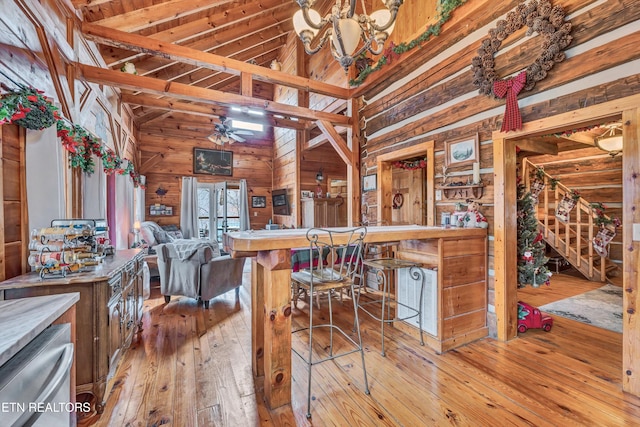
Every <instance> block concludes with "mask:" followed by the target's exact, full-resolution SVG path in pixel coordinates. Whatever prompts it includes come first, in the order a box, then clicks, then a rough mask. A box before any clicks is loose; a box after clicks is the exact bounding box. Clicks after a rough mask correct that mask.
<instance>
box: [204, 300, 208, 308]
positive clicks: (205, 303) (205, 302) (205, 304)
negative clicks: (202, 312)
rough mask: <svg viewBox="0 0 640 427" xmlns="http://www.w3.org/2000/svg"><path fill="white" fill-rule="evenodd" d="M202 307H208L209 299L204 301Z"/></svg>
mask: <svg viewBox="0 0 640 427" xmlns="http://www.w3.org/2000/svg"><path fill="white" fill-rule="evenodd" d="M204 308H206V309H207V310H208V309H209V300H205V301H204Z"/></svg>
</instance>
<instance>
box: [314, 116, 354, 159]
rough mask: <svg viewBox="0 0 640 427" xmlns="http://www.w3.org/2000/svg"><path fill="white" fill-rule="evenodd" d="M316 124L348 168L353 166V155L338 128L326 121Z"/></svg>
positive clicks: (319, 121)
mask: <svg viewBox="0 0 640 427" xmlns="http://www.w3.org/2000/svg"><path fill="white" fill-rule="evenodd" d="M316 123H317V125H318V127H319V128H320V130H321V131H322V133H324V134H325V135H326V136H327V138H328V139H329V142H330V143H331V145H332V146H333V148H334V150H336V152H337V153H338V155H339V156H340V158H341V159H342V161H343V162H345V164H346V165H347V166H353V153H352V152H351V150H350V149H349V147H348V146H347V143H346V141H345V140H344V139H342V137H341V136H340V134H339V133H338V131H337V130H336V128H335V127H333V125H332V124H331V123H329V122H327V121H324V120H318V121H317V122H316Z"/></svg>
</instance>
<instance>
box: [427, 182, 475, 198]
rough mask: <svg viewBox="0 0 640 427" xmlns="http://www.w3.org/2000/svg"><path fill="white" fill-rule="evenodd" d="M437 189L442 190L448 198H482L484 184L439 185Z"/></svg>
mask: <svg viewBox="0 0 640 427" xmlns="http://www.w3.org/2000/svg"><path fill="white" fill-rule="evenodd" d="M436 189H438V190H441V191H442V194H443V195H444V197H446V198H447V199H480V198H481V197H482V194H483V193H484V184H483V183H482V182H481V183H480V184H470V185H439V186H437V187H436Z"/></svg>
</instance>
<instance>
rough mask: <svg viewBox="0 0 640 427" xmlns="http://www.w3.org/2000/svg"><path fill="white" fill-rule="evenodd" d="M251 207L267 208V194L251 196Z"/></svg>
mask: <svg viewBox="0 0 640 427" xmlns="http://www.w3.org/2000/svg"><path fill="white" fill-rule="evenodd" d="M251 207H252V208H266V207H267V196H251Z"/></svg>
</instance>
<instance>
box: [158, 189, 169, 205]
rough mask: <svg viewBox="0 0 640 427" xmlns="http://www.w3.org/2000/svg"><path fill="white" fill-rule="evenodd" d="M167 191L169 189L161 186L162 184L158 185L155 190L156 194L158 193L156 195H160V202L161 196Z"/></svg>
mask: <svg viewBox="0 0 640 427" xmlns="http://www.w3.org/2000/svg"><path fill="white" fill-rule="evenodd" d="M167 192H169V190H167V189H165V188H162V186H160V187H158V189H157V190H156V194H157V195H158V197H160V201H161V202H162V198H163V197H164V195H165V194H167Z"/></svg>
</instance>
